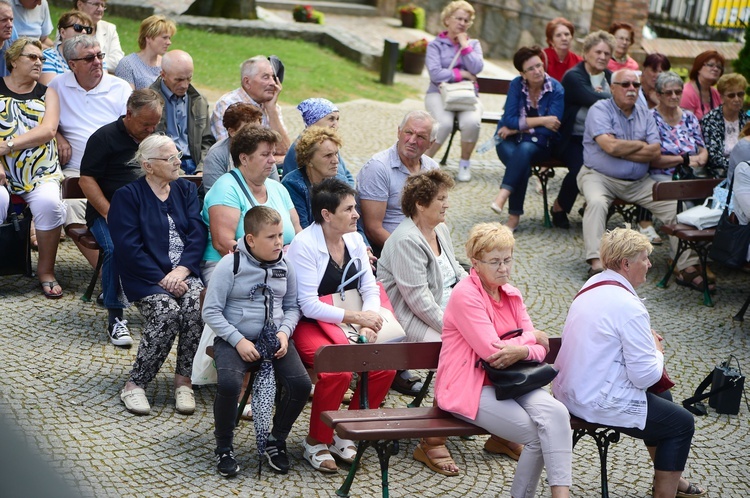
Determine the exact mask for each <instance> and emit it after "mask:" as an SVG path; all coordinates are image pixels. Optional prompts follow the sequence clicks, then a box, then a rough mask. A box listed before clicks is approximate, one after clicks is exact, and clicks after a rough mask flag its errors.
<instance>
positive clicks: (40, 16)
mask: <svg viewBox="0 0 750 498" xmlns="http://www.w3.org/2000/svg"><path fill="white" fill-rule="evenodd" d="M12 5H13V15H14V18H15V19H14V22H15V28H16V31H17V32H18V35H19V36H29V37H31V38H38V39H39V41H41V42H42V45H44V47H45V48H47V47H51V46H52V45H53V44H54V42H53V41H52V39H51V38H50V37H49V35H51V34H52V17H51V16H50V13H49V5H48V4H47V0H13V4H12Z"/></svg>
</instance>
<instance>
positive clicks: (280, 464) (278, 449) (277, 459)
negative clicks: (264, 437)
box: [265, 441, 289, 474]
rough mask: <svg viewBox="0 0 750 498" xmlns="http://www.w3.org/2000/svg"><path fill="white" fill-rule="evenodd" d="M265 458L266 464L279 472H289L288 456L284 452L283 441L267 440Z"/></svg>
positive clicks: (284, 443) (284, 444)
mask: <svg viewBox="0 0 750 498" xmlns="http://www.w3.org/2000/svg"><path fill="white" fill-rule="evenodd" d="M265 455H266V459H267V460H268V465H270V466H271V468H272V469H273V470H275V471H276V472H278V473H279V474H286V473H287V472H289V457H288V456H287V454H286V442H285V441H268V445H267V446H266V452H265Z"/></svg>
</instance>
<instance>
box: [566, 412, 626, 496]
mask: <svg viewBox="0 0 750 498" xmlns="http://www.w3.org/2000/svg"><path fill="white" fill-rule="evenodd" d="M586 434H588V435H589V436H591V437H592V438H594V441H596V448H597V450H599V463H600V464H601V470H600V472H601V477H602V498H609V484H608V482H607V452H608V451H609V445H610V444H611V443H616V442H618V441H619V440H620V432H619V431H617V430H615V429H612V428H610V427H604V428H601V429H596V430H594V429H576V430H575V431H573V447H575V445H576V443H577V442H578V440H580V439H581V438H582V437H583V436H585V435H586Z"/></svg>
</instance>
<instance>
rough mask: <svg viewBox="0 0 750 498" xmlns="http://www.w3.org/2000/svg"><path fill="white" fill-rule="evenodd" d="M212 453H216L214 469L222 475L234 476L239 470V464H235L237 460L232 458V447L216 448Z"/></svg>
mask: <svg viewBox="0 0 750 498" xmlns="http://www.w3.org/2000/svg"><path fill="white" fill-rule="evenodd" d="M214 453H215V454H216V461H217V462H218V463H217V465H216V470H218V471H219V474H221V475H222V476H224V477H234V476H236V475H237V472H239V471H240V466H239V465H238V464H237V460H235V459H234V452H233V451H232V449H231V448H230V449H228V450H219V449H216V450H215V451H214Z"/></svg>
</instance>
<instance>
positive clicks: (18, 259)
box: [0, 186, 31, 276]
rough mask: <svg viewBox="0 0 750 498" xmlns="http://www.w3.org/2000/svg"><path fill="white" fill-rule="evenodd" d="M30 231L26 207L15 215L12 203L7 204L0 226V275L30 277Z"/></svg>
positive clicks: (28, 213) (29, 212)
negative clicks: (23, 275)
mask: <svg viewBox="0 0 750 498" xmlns="http://www.w3.org/2000/svg"><path fill="white" fill-rule="evenodd" d="M0 188H7V187H2V186H0ZM30 230H31V210H30V209H29V207H28V206H26V208H25V209H24V210H23V212H22V213H21V214H16V212H15V210H14V209H13V203H12V202H11V203H9V205H8V213H7V218H6V219H5V223H3V224H1V225H0V275H19V274H25V275H27V276H31V246H30V244H31V242H30V241H29V231H30Z"/></svg>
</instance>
